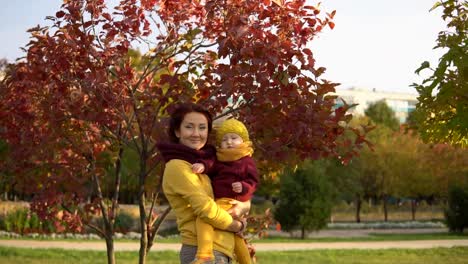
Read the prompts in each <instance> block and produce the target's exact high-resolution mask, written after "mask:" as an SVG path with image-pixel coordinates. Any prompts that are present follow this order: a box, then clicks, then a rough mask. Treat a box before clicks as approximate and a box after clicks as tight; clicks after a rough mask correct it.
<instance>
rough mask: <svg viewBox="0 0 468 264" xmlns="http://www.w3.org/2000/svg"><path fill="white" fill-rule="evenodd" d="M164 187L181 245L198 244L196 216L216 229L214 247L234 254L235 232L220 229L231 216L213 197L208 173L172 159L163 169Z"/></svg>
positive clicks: (226, 253)
mask: <svg viewBox="0 0 468 264" xmlns="http://www.w3.org/2000/svg"><path fill="white" fill-rule="evenodd" d="M163 190H164V194H165V195H166V198H167V199H168V201H169V203H170V205H171V207H172V209H173V210H174V212H175V215H176V218H177V226H178V228H179V231H180V235H181V237H182V244H186V245H194V246H196V245H197V234H196V228H195V220H196V218H197V216H198V217H200V218H201V219H202V220H203V221H205V222H206V223H208V224H210V225H212V226H213V227H214V228H215V237H214V243H213V249H214V250H216V251H219V252H221V253H224V254H225V255H227V256H229V257H231V258H232V257H233V252H234V233H232V232H227V231H223V230H224V229H226V228H227V227H228V226H229V225H230V224H231V223H232V221H233V219H232V217H231V215H229V213H227V212H226V211H225V210H223V209H222V208H220V207H219V206H218V205H217V204H216V203H215V201H214V200H213V189H212V187H211V183H210V179H209V177H208V176H207V175H205V174H195V173H193V172H192V164H191V163H189V162H187V161H184V160H181V159H171V160H169V161H168V162H167V163H166V168H165V170H164V175H163ZM220 229H221V230H220Z"/></svg>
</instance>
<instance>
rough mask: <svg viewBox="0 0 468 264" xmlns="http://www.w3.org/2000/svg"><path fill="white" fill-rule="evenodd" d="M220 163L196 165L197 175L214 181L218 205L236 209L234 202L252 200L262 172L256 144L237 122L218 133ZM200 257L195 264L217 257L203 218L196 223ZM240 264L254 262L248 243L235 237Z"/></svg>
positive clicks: (211, 237) (203, 162)
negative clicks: (257, 159) (258, 162)
mask: <svg viewBox="0 0 468 264" xmlns="http://www.w3.org/2000/svg"><path fill="white" fill-rule="evenodd" d="M216 145H217V152H216V157H217V160H200V162H199V163H194V164H193V165H192V170H193V172H195V173H203V172H205V173H207V174H208V175H209V176H210V178H211V185H212V186H213V193H214V197H215V199H216V203H218V204H219V205H221V206H222V208H223V209H226V210H227V209H229V208H230V207H232V203H231V202H232V201H233V200H238V201H242V202H245V201H249V200H250V199H251V198H252V195H253V193H254V191H255V190H256V188H257V184H258V173H257V168H256V166H255V162H254V160H253V159H252V157H251V156H252V153H253V149H252V142H251V141H250V140H249V133H248V131H247V128H246V127H245V126H244V124H243V123H242V122H240V121H238V120H236V119H228V120H226V121H224V122H223V123H222V124H221V126H220V127H219V129H217V130H216ZM196 228H197V243H198V249H197V255H196V259H195V260H194V261H193V262H192V263H210V261H212V260H213V259H214V256H213V227H212V226H211V225H209V224H207V223H205V222H204V221H203V220H201V219H200V218H197V221H196ZM234 252H235V254H236V256H237V261H238V262H239V263H241V264H247V263H250V254H249V251H248V249H247V246H246V244H245V241H244V239H243V238H242V237H240V236H235V250H234Z"/></svg>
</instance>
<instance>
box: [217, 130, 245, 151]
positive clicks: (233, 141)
mask: <svg viewBox="0 0 468 264" xmlns="http://www.w3.org/2000/svg"><path fill="white" fill-rule="evenodd" d="M243 142H244V140H243V139H242V138H241V137H240V136H239V135H237V134H235V133H226V134H225V135H224V136H223V140H222V141H221V148H222V149H230V148H237V147H238V146H239V145H240V144H242V143H243Z"/></svg>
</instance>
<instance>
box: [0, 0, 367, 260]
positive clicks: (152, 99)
mask: <svg viewBox="0 0 468 264" xmlns="http://www.w3.org/2000/svg"><path fill="white" fill-rule="evenodd" d="M334 14H335V12H331V13H326V14H323V13H322V12H321V11H320V10H319V9H318V8H316V7H315V6H304V1H284V2H282V5H278V4H272V3H271V2H270V1H261V2H259V1H245V0H235V1H222V0H213V1H202V2H198V1H189V0H179V1H146V0H145V1H143V0H142V1H136V0H131V1H122V2H120V3H119V4H118V6H116V7H114V8H108V7H107V6H106V3H105V2H103V1H84V0H77V1H66V2H64V4H63V5H62V7H61V10H60V11H58V12H57V13H56V14H55V16H51V17H48V18H49V20H50V21H51V22H52V26H51V27H36V28H33V29H31V30H30V33H31V41H30V43H28V45H27V47H26V49H25V50H26V52H27V53H26V56H25V58H23V59H22V60H21V61H19V62H18V63H17V64H16V65H15V66H14V69H13V70H12V71H11V73H9V76H8V78H7V82H6V83H5V85H4V86H2V90H1V91H0V100H1V104H0V127H2V128H4V129H3V130H2V131H1V137H2V138H3V139H5V140H6V142H7V144H9V145H10V146H13V145H14V146H15V148H11V149H12V152H11V153H10V156H11V159H10V161H11V162H9V163H8V164H3V165H4V166H5V167H8V168H9V169H10V170H11V171H13V172H14V173H15V177H16V178H17V179H18V180H19V182H20V184H21V185H22V186H23V187H24V188H26V190H27V191H28V192H29V193H34V194H35V195H34V200H33V203H32V209H33V210H35V211H37V212H38V213H39V215H41V216H43V217H47V218H51V219H52V218H57V216H58V215H63V217H61V219H59V220H60V222H61V223H63V224H65V225H66V227H67V228H69V229H72V230H75V231H80V230H81V228H82V225H83V224H88V225H89V224H90V221H89V220H90V218H91V216H92V215H94V214H96V213H99V214H100V215H101V217H103V220H104V221H103V223H104V226H93V228H94V229H95V230H96V232H98V233H99V234H101V235H102V236H103V237H104V238H105V239H106V245H107V250H108V262H109V263H114V262H115V257H114V253H113V252H114V251H113V231H114V223H115V216H116V215H117V212H118V202H119V193H120V188H121V181H122V161H123V160H124V159H125V156H126V155H127V154H126V153H128V152H129V151H130V149H131V150H132V151H133V153H136V156H137V157H138V158H137V164H138V166H137V167H136V168H137V171H136V172H135V173H134V174H132V175H134V176H135V178H136V179H135V182H137V184H138V186H137V188H138V194H137V197H138V204H139V208H140V227H141V239H140V244H141V247H140V252H139V253H140V259H139V262H140V263H144V262H145V258H146V254H147V253H148V251H149V250H150V248H151V246H152V245H153V240H154V237H155V234H156V232H157V229H158V223H160V222H161V220H162V219H164V215H163V216H161V217H159V218H156V217H155V214H154V211H153V208H154V204H155V203H156V202H157V201H156V198H157V197H158V195H157V194H158V189H153V190H151V191H152V192H148V189H147V186H148V180H149V179H151V177H152V175H154V177H157V176H159V174H158V172H159V170H160V168H161V166H162V164H161V157H160V155H159V154H158V152H157V150H156V147H155V146H156V144H157V143H158V142H159V141H161V140H165V135H164V134H165V133H164V129H163V128H164V127H165V124H166V120H167V116H168V111H169V110H171V109H172V108H173V107H174V105H175V104H176V103H178V102H186V101H194V102H198V103H201V104H204V105H205V106H207V107H208V108H209V109H210V110H211V111H212V112H213V113H215V114H217V116H218V118H219V117H222V116H226V115H234V116H236V117H237V118H239V119H240V120H242V121H244V122H245V123H246V124H247V126H248V127H249V131H251V134H252V138H254V139H256V141H255V147H256V153H257V155H259V156H258V157H260V159H265V160H268V159H269V160H276V161H278V162H280V161H289V162H297V161H298V160H301V159H304V158H306V157H310V158H313V159H317V158H320V157H329V156H336V157H340V158H341V159H342V161H343V162H345V163H346V162H348V161H349V159H350V158H351V157H352V156H353V155H355V153H356V152H357V151H358V149H359V146H360V145H361V144H363V143H365V140H364V139H363V134H362V133H360V131H359V130H357V129H353V131H354V133H355V134H356V140H355V141H353V144H347V145H344V142H342V141H341V140H340V136H341V135H342V134H343V133H344V131H345V130H346V129H348V128H347V127H346V125H345V124H346V123H348V122H349V120H350V119H351V115H349V114H347V110H348V108H349V106H347V105H345V106H343V107H340V108H337V109H334V108H333V106H334V99H335V97H334V96H328V95H327V94H329V93H330V92H333V91H334V89H335V86H336V85H337V84H335V83H331V82H329V81H326V80H323V79H322V78H321V75H322V74H323V72H324V71H325V68H322V67H317V66H316V65H315V60H314V57H313V53H312V51H311V50H310V49H309V48H307V47H308V43H309V42H310V41H312V40H313V38H314V36H316V35H317V34H318V33H319V32H320V31H321V30H322V29H323V28H324V27H325V26H330V27H333V25H334V24H333V22H332V21H331V19H332V18H333V16H334ZM136 42H140V43H143V44H144V45H147V46H148V52H145V53H144V54H143V55H141V57H139V56H132V54H129V50H130V48H131V44H132V43H136ZM130 53H131V52H130ZM265 113H268V115H265ZM350 129H351V128H350ZM285 135H288V136H285ZM339 147H343V148H345V147H346V148H347V149H348V151H345V152H344V153H340V154H338V152H337V151H336V150H337V149H338V148H339ZM290 157H293V158H291V159H289V158H290ZM109 175H111V176H112V178H111V180H107V178H106V177H109ZM155 181H156V182H158V180H157V179H156V180H155ZM105 183H109V184H111V185H110V186H108V187H106V188H104V187H103V184H105ZM105 190H107V191H105ZM106 193H107V194H108V195H109V196H105V195H106ZM147 197H149V198H150V199H148V198H147ZM148 200H149V201H148ZM148 203H149V204H150V206H149V208H147V205H148ZM62 212H63V214H62ZM167 212H168V211H166V213H167Z"/></svg>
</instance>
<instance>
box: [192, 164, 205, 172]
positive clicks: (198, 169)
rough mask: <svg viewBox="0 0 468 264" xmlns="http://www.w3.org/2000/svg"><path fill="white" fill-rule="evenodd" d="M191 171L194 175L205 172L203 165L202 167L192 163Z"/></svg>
mask: <svg viewBox="0 0 468 264" xmlns="http://www.w3.org/2000/svg"><path fill="white" fill-rule="evenodd" d="M192 171H193V172H194V173H203V172H204V171H205V165H203V163H194V164H193V165H192Z"/></svg>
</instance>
